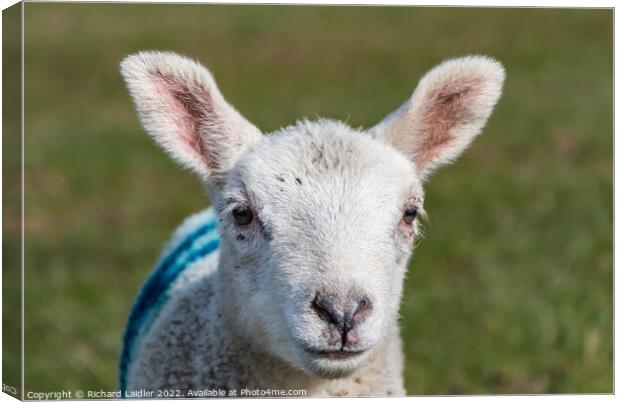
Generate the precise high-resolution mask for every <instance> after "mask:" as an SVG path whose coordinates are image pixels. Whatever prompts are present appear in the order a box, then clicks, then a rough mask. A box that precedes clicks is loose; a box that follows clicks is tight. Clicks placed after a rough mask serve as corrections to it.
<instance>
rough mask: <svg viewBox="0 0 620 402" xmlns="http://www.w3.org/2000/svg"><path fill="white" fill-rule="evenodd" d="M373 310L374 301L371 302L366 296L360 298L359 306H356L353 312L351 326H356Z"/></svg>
mask: <svg viewBox="0 0 620 402" xmlns="http://www.w3.org/2000/svg"><path fill="white" fill-rule="evenodd" d="M371 310H372V303H371V302H370V300H368V299H366V298H361V299H359V300H358V302H357V306H355V309H354V310H353V312H352V313H351V326H354V325H356V324H359V323H360V322H362V321H364V320H365V319H366V317H367V316H368V314H369V313H370V311H371Z"/></svg>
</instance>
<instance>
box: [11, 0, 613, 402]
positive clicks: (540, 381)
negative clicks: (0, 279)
mask: <svg viewBox="0 0 620 402" xmlns="http://www.w3.org/2000/svg"><path fill="white" fill-rule="evenodd" d="M25 10H26V14H25V26H26V34H25V40H26V58H25V74H26V86H25V91H26V117H25V118H26V126H25V133H26V139H25V149H26V160H25V165H26V200H25V203H26V204H25V208H26V217H27V221H26V272H25V276H26V280H27V284H26V361H25V371H26V374H25V379H26V390H27V391H28V390H30V391H51V390H59V389H63V388H64V389H78V388H79V389H85V390H88V389H105V390H112V389H114V388H115V387H116V385H117V384H116V376H117V357H118V353H119V347H120V339H121V333H122V330H123V326H124V321H125V318H126V315H127V313H128V310H129V308H130V305H131V302H132V299H133V297H134V295H135V294H136V292H137V290H138V288H139V286H140V284H141V282H142V280H143V279H144V277H145V276H146V274H147V272H148V271H149V270H150V268H151V265H152V264H153V263H154V261H155V259H156V258H157V256H158V253H159V251H160V248H161V246H162V244H163V243H164V242H165V241H166V240H167V237H168V236H169V234H170V233H171V231H172V230H173V228H174V227H175V226H176V225H177V224H178V223H179V222H180V221H181V220H182V219H183V218H184V217H185V216H186V215H188V214H190V213H192V212H194V211H197V210H199V209H201V208H204V207H205V206H206V205H207V204H208V200H207V199H206V197H205V196H204V195H203V194H202V191H201V189H200V187H199V183H198V181H197V180H195V179H194V177H193V176H192V175H191V174H190V173H189V172H185V171H182V170H181V169H179V168H178V167H176V166H175V165H174V163H173V162H171V161H170V160H169V159H168V158H167V157H166V156H165V155H164V154H163V152H162V151H160V150H159V149H158V148H156V146H155V145H153V144H152V143H151V141H150V139H149V138H148V137H147V136H146V134H145V133H144V132H143V131H142V130H141V128H140V127H139V125H138V121H137V118H136V117H135V115H134V110H133V108H132V105H131V103H130V100H129V97H128V95H127V93H126V91H125V89H124V86H123V84H122V82H121V79H120V76H119V74H118V63H119V61H120V60H121V59H122V58H123V57H124V56H125V55H127V54H129V53H132V52H135V51H138V50H141V49H160V50H165V49H169V50H174V51H177V52H180V53H184V54H187V55H190V56H192V57H194V58H197V59H198V60H200V61H202V62H204V63H205V64H206V65H208V66H209V68H210V69H211V70H212V72H213V73H214V74H215V76H216V78H217V79H218V82H219V84H220V88H221V89H222V92H223V93H224V94H225V96H226V97H227V98H228V100H229V101H231V102H232V103H233V104H234V105H235V106H237V107H238V109H239V110H240V111H242V113H243V114H244V115H245V116H246V117H248V118H249V119H250V120H252V121H253V122H255V123H256V124H257V125H258V126H259V127H260V128H261V129H263V130H264V131H265V132H268V131H271V130H274V129H276V128H278V127H280V126H281V125H285V124H289V123H292V122H293V121H294V120H296V119H298V118H301V117H303V116H310V117H312V116H315V115H324V116H327V117H334V118H340V119H347V120H348V121H349V122H350V124H352V125H354V126H368V125H372V124H374V123H375V122H376V121H378V120H379V119H381V118H382V117H383V116H384V115H386V114H387V113H388V112H390V111H391V110H392V109H394V108H395V107H396V106H398V105H399V104H400V103H401V102H403V101H404V100H405V99H406V98H407V97H408V96H409V95H410V93H411V91H412V89H413V88H414V86H415V84H416V82H417V80H418V78H419V77H420V76H421V74H422V73H423V72H424V71H425V70H427V69H428V68H430V67H432V66H433V65H434V64H435V63H438V62H440V61H441V60H443V59H445V58H450V57H454V56H459V55H464V54H469V53H483V54H489V55H492V56H494V57H496V58H498V59H499V60H501V61H502V62H503V63H504V65H505V67H506V69H507V72H508V78H507V82H506V88H505V94H504V96H503V98H502V99H501V101H500V104H499V105H498V108H497V110H496V112H495V113H494V115H493V116H492V118H491V120H490V122H489V124H488V126H487V129H486V130H485V134H484V135H483V136H482V137H480V138H479V139H478V140H477V142H476V143H475V144H474V146H473V147H472V148H471V149H470V150H469V151H468V152H467V153H466V154H465V155H464V157H463V158H461V160H460V161H459V162H458V163H457V164H456V165H454V166H450V167H447V168H445V169H443V170H441V172H439V173H437V174H436V175H435V176H433V178H432V179H431V181H430V182H429V184H428V185H427V200H426V209H427V210H428V211H429V214H430V221H429V223H428V225H427V226H426V228H425V234H426V238H425V239H424V241H422V242H421V244H420V246H419V247H418V249H417V251H416V253H415V256H414V259H413V261H412V264H411V267H410V273H409V276H408V280H407V291H406V295H405V299H404V301H403V305H402V317H403V319H402V322H403V326H402V327H403V337H404V346H405V352H406V385H407V389H408V392H409V393H410V394H464V393H481V394H485V393H544V392H554V393H557V392H570V393H578V392H612V141H613V133H612V11H610V10H559V9H555V10H554V9H475V8H470V9H450V8H434V9H432V8H395V7H393V8H383V7H382V8H374V7H284V6H207V5H178V4H177V5H129V4H127V5H124V4H123V5H121V4H45V3H26V6H25ZM10 241H12V240H10ZM7 244H9V245H10V244H11V243H7Z"/></svg>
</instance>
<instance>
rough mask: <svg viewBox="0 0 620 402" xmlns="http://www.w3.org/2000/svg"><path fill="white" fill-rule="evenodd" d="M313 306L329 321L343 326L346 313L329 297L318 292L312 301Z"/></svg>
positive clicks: (320, 315) (324, 319) (322, 317)
mask: <svg viewBox="0 0 620 402" xmlns="http://www.w3.org/2000/svg"><path fill="white" fill-rule="evenodd" d="M312 308H313V309H314V311H316V313H317V314H318V315H319V317H321V319H323V321H327V322H328V323H331V324H334V325H337V326H341V325H342V319H343V318H344V317H343V316H344V314H343V313H342V312H341V311H340V310H339V309H338V304H337V303H336V302H335V301H334V300H332V299H331V298H329V297H325V296H322V295H320V294H317V295H316V297H315V298H314V300H313V301H312Z"/></svg>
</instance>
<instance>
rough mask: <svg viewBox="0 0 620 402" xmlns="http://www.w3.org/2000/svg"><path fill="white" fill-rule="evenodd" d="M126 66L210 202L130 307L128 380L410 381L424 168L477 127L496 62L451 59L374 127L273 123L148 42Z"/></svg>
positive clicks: (252, 385) (211, 387) (388, 390)
mask: <svg viewBox="0 0 620 402" xmlns="http://www.w3.org/2000/svg"><path fill="white" fill-rule="evenodd" d="M121 73H122V75H123V77H124V79H125V81H126V83H127V86H128V88H129V92H130V94H131V96H132V98H133V101H134V103H135V106H136V108H137V112H138V115H139V118H140V121H141V123H142V125H143V126H144V128H145V130H146V131H147V132H148V133H149V134H150V135H151V136H152V137H153V138H154V139H155V141H156V142H157V143H158V144H159V145H160V146H161V147H163V148H164V149H165V150H166V151H167V152H168V153H169V154H170V155H171V156H172V157H173V158H174V159H176V160H177V161H178V162H180V163H181V164H182V165H184V166H186V167H188V168H189V169H191V170H192V171H194V172H195V173H196V174H197V175H198V177H199V178H200V179H201V180H202V182H203V183H204V186H205V188H206V191H207V192H208V194H209V196H210V199H211V202H212V208H209V209H207V210H205V211H203V212H200V213H198V214H196V215H194V216H192V217H190V218H189V219H188V220H187V221H186V222H185V223H184V224H182V225H181V227H180V228H179V229H178V230H177V232H176V233H175V234H174V236H173V238H172V240H171V241H170V242H169V244H168V246H167V247H166V249H165V251H164V252H163V254H162V257H161V259H160V262H159V263H158V265H157V266H156V268H155V269H154V271H153V272H152V273H151V275H150V277H149V278H148V279H147V281H146V283H145V285H144V287H143V289H142V290H141V292H140V295H139V296H138V298H137V300H136V302H135V304H134V306H133V309H132V312H131V314H130V317H129V320H128V323H127V328H126V332H125V336H124V347H123V351H122V355H121V362H120V388H121V390H122V391H123V393H124V395H125V396H132V395H144V394H140V392H143V391H147V390H148V391H151V392H152V393H151V394H149V395H152V396H161V397H168V398H169V397H192V396H211V395H219V396H222V395H227V396H257V395H259V396H287V395H288V396H299V395H306V396H343V395H347V396H355V395H359V396H379V395H404V394H405V389H404V384H403V377H402V371H403V352H402V350H401V338H400V334H399V327H398V309H399V304H400V300H401V295H402V290H403V281H404V276H405V271H406V267H407V263H408V260H409V257H410V255H411V253H412V248H413V243H414V241H415V240H416V238H418V237H419V231H420V222H419V220H420V216H423V215H424V192H423V189H422V184H423V182H424V181H425V180H426V179H427V178H428V176H429V175H430V173H431V172H433V171H434V170H435V169H436V168H438V167H439V166H441V165H444V164H446V163H449V162H452V161H454V160H455V159H456V158H457V157H458V156H459V154H461V153H462V152H463V151H464V150H465V148H466V147H467V146H468V145H469V144H470V142H471V141H472V140H473V139H474V137H476V136H477V135H478V134H479V133H480V131H481V130H482V128H483V126H484V125H485V123H486V121H487V119H488V117H489V115H490V114H491V111H492V109H493V107H494V106H495V104H496V102H497V100H498V98H499V96H500V94H501V90H502V85H503V81H504V75H505V74H504V69H503V67H502V66H501V64H500V63H499V62H497V61H495V60H493V59H491V58H488V57H485V56H468V57H462V58H458V59H452V60H448V61H445V62H443V63H441V64H440V65H438V66H436V67H435V68H434V69H432V70H431V71H430V72H428V73H427V74H426V75H425V76H424V77H423V78H422V79H421V81H420V82H419V84H418V86H417V88H416V89H415V91H414V92H413V95H412V96H411V98H410V99H409V100H408V101H406V102H405V103H404V104H403V105H402V106H401V107H400V108H398V109H397V110H396V111H394V112H393V113H392V114H390V115H389V116H387V117H386V118H385V119H383V120H382V121H381V122H379V123H378V124H377V125H375V126H374V127H372V128H369V129H361V128H359V129H355V128H352V127H350V126H348V125H346V124H344V123H342V122H338V121H333V120H328V119H318V120H315V121H309V120H302V121H299V122H297V123H296V124H294V125H292V126H288V127H285V128H282V129H280V130H278V131H276V132H274V133H273V134H271V135H262V133H261V132H260V131H259V129H258V128H256V127H255V126H254V125H252V124H251V123H250V122H248V121H247V120H246V119H245V118H244V117H242V115H241V114H240V113H239V112H237V111H236V110H235V109H234V108H233V107H232V106H231V105H230V104H229V103H227V102H226V100H225V99H224V97H223V96H222V94H221V93H220V92H219V90H218V88H217V86H216V83H215V81H214V79H213V78H212V76H211V74H210V73H209V72H208V71H207V69H206V68H204V67H203V66H202V65H200V64H198V63H197V62H195V61H193V60H190V59H188V58H185V57H182V56H179V55H177V54H174V53H162V52H154V51H149V52H141V53H138V54H135V55H131V56H129V57H127V58H126V59H125V60H124V61H123V62H122V63H121ZM273 390H283V391H284V392H295V391H294V390H302V391H301V392H302V393H301V394H300V393H294V394H291V393H288V394H287V393H283V394H278V393H275V392H276V391H273ZM303 392H305V394H304V393H303Z"/></svg>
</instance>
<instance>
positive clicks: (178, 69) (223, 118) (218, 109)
mask: <svg viewBox="0 0 620 402" xmlns="http://www.w3.org/2000/svg"><path fill="white" fill-rule="evenodd" d="M121 74H122V75H123V78H124V79H125V82H126V83H127V87H128V88H129V92H130V94H131V96H132V98H133V101H134V103H135V105H136V109H137V111H138V115H139V117H140V121H141V123H142V125H143V126H144V128H145V129H146V131H147V132H148V133H149V134H150V135H151V136H153V138H155V140H156V141H157V143H159V145H160V146H161V147H163V148H164V149H165V150H166V151H167V152H168V153H169V154H170V155H171V156H172V157H173V158H174V159H176V160H177V161H178V162H180V163H182V164H183V165H185V166H187V167H189V168H191V169H192V170H194V171H195V172H196V173H198V174H199V175H200V176H201V178H202V179H204V180H206V181H209V182H212V183H213V182H217V181H218V180H220V179H221V178H222V177H223V175H224V174H225V173H226V172H227V171H228V170H229V169H230V168H231V167H232V166H233V165H234V162H235V161H236V159H237V157H238V156H239V154H241V153H242V152H243V151H244V150H245V149H246V148H247V147H248V146H249V145H251V144H252V143H254V142H256V141H258V140H259V139H260V138H261V133H260V131H259V130H258V129H257V128H256V127H254V126H253V125H252V124H251V123H249V122H248V121H247V120H246V119H245V118H243V116H241V115H240V114H239V113H238V112H237V111H236V110H235V109H234V108H233V107H232V106H231V105H229V104H228V103H227V102H226V100H225V99H224V97H223V96H222V94H221V93H220V91H219V90H218V88H217V85H216V83H215V81H214V80H213V77H212V76H211V74H210V73H209V71H207V69H206V68H204V67H203V66H202V65H200V64H199V63H197V62H195V61H193V60H190V59H188V58H185V57H182V56H179V55H177V54H174V53H161V52H141V53H137V54H135V55H131V56H129V57H127V58H126V59H125V60H123V62H122V63H121Z"/></svg>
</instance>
